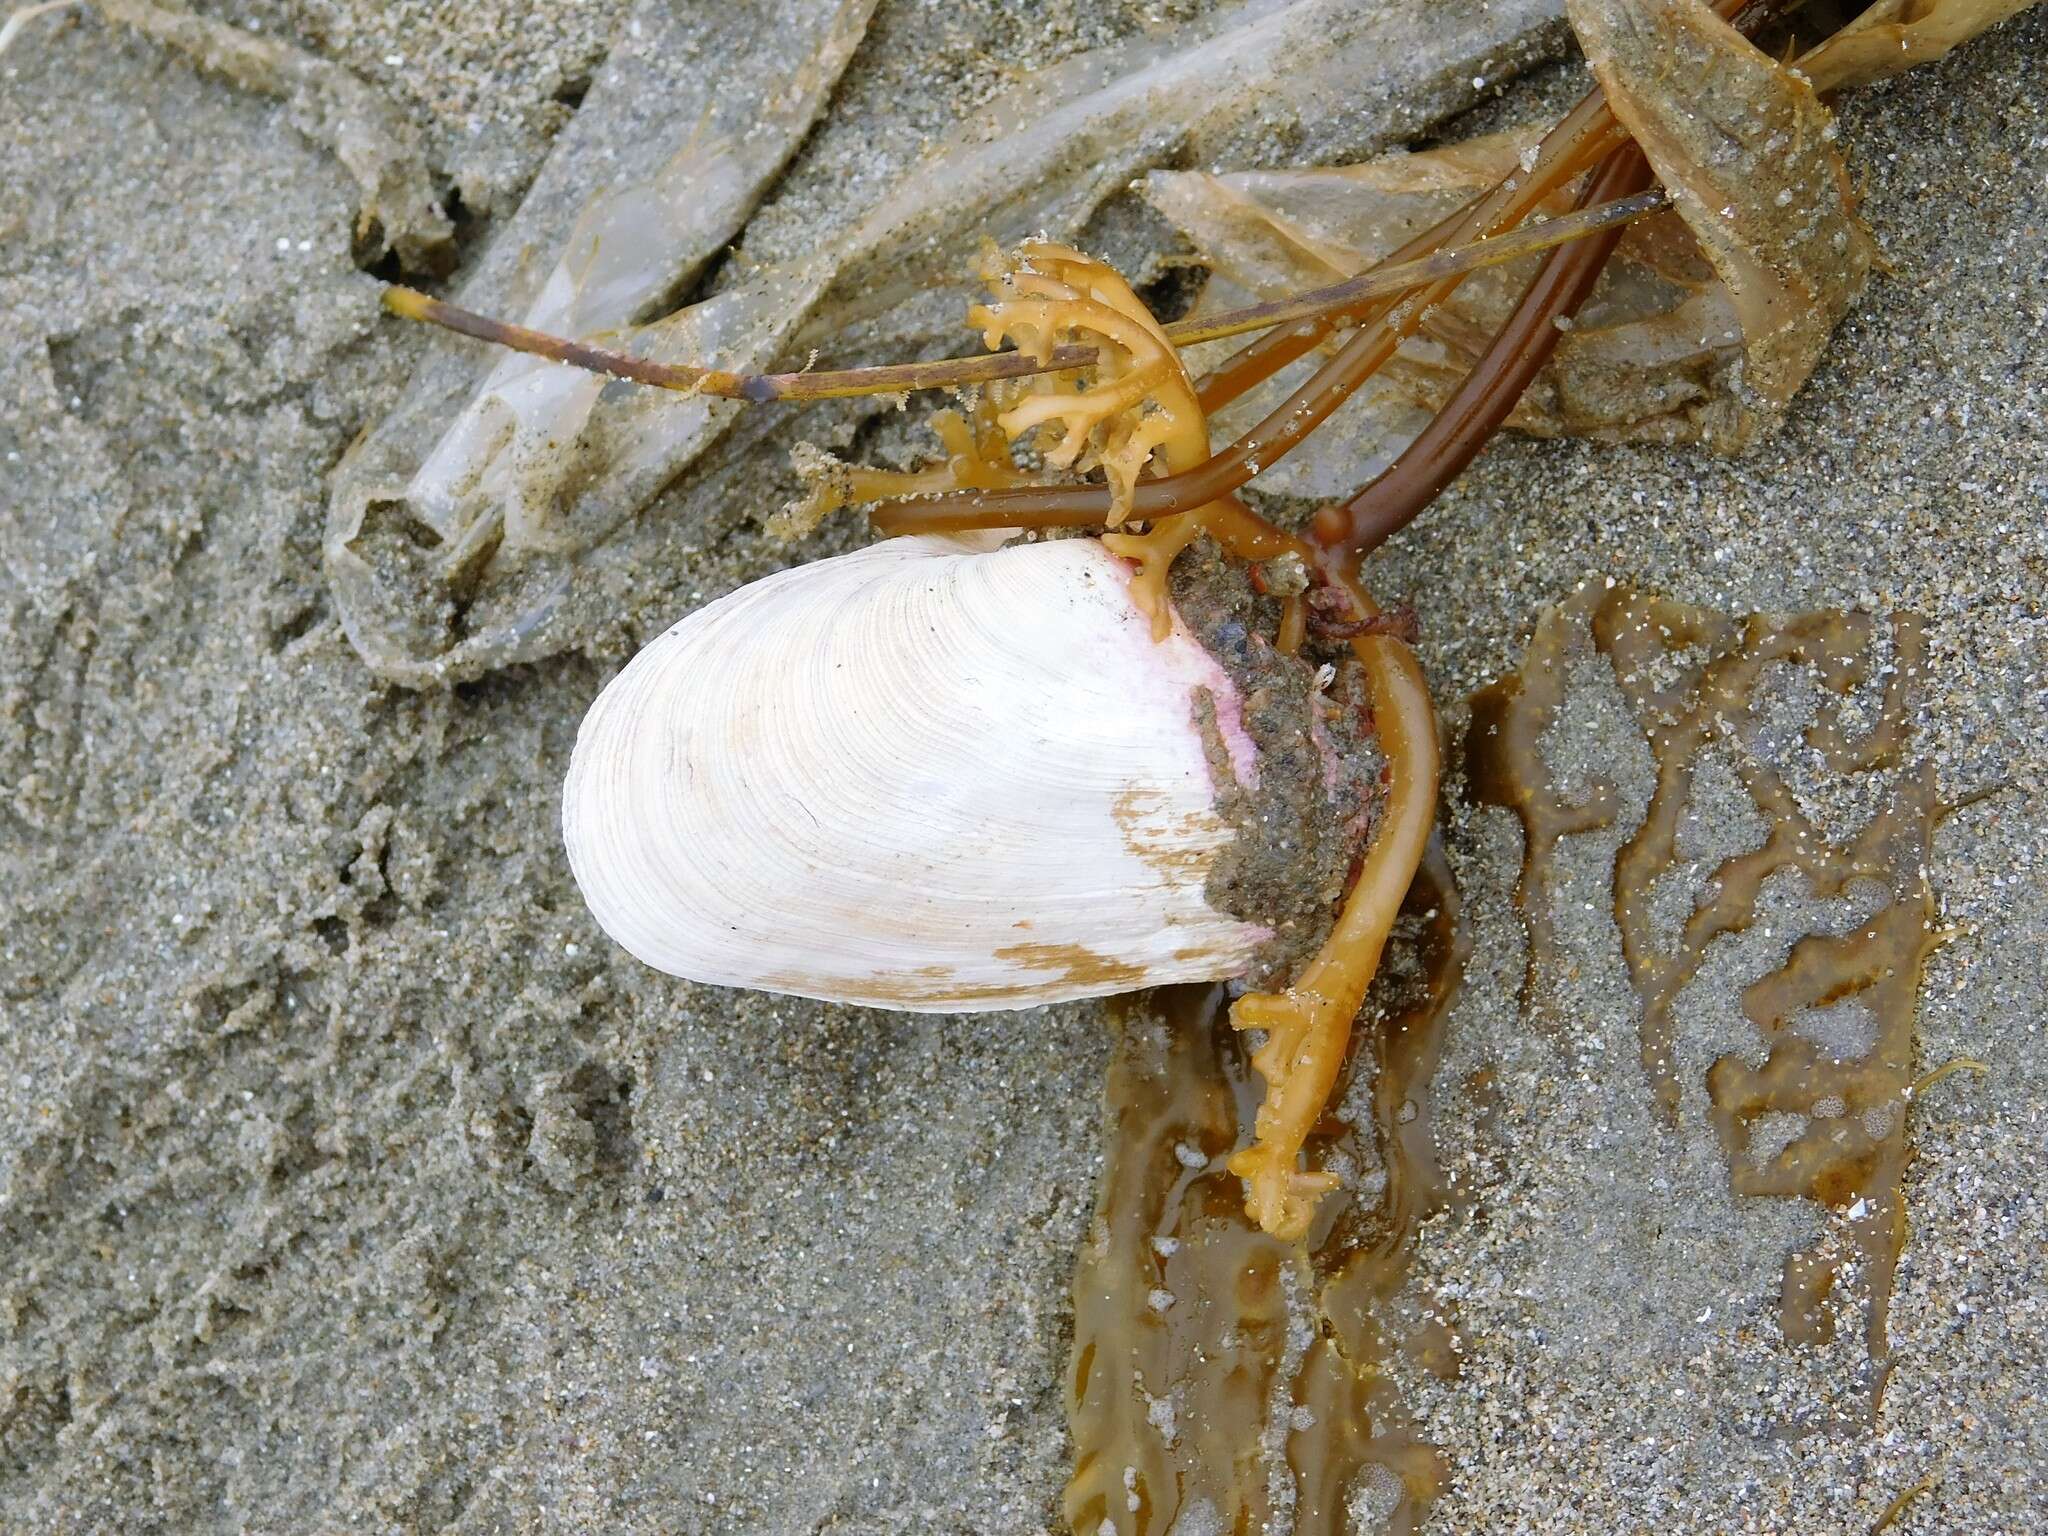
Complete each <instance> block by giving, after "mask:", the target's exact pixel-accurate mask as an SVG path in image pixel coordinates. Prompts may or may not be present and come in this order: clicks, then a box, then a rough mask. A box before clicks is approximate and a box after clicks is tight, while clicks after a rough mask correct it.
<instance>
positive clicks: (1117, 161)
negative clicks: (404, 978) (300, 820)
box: [327, 0, 1555, 685]
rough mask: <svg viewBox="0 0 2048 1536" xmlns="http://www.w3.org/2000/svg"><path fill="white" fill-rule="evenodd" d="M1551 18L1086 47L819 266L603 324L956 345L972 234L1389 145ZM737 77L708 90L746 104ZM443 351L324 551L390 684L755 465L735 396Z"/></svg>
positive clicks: (568, 589)
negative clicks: (653, 507) (1211, 165)
mask: <svg viewBox="0 0 2048 1536" xmlns="http://www.w3.org/2000/svg"><path fill="white" fill-rule="evenodd" d="M691 9H692V13H693V14H696V12H697V9H698V8H691ZM1554 17H1555V7H1554V4H1553V3H1552V0H1492V3H1491V4H1481V3H1478V0H1457V3H1455V4H1450V5H1444V4H1429V3H1425V0H1401V3H1399V4H1394V5H1388V6H1382V7H1374V8H1370V9H1368V8H1364V7H1359V6H1357V5H1355V4H1353V3H1351V0H1286V3H1275V0H1255V3H1252V4H1249V5H1246V6H1243V7H1241V8H1239V9H1237V10H1234V11H1231V12H1228V13H1226V14H1224V15H1222V16H1220V17H1217V18H1213V19H1211V20H1210V21H1209V22H1207V23H1205V24H1202V25H1201V26H1199V27H1197V28H1187V29H1183V30H1181V31H1178V32H1175V33H1173V34H1170V35H1168V36H1165V37H1156V38H1144V39H1140V40H1138V41H1136V42H1134V43H1131V44H1126V45H1120V46H1118V47H1115V48H1111V49H1105V50H1102V51H1100V52H1098V53H1095V54H1085V55H1081V56H1079V57H1077V58H1074V59H1070V60H1068V61H1066V62H1065V63H1063V64H1061V65H1058V66H1056V67H1054V68H1052V69H1049V70H1046V71H1042V72H1040V73H1038V74H1036V75H1032V76H1027V77H1025V78H1024V79H1023V80H1021V81H1020V82H1018V84H1017V85H1015V86H1014V87H1013V88H1012V89H1011V90H1010V91H1009V92H1007V93H1006V94H1005V96H1004V97H1003V98H1002V99H1001V100H999V101H998V102H997V103H996V104H995V105H994V106H992V107H989V108H983V109H979V110H977V111H976V112H975V113H974V114H973V115H972V116H971V117H969V118H967V119H966V120H964V121H963V123H962V124H961V126H960V127H959V128H958V129H957V130H956V131H955V132H954V133H953V134H952V135H951V136H950V137H949V138H948V139H947V140H946V141H944V142H943V143H942V144H941V146H940V147H939V148H938V149H937V150H936V151H935V152H934V153H933V154H932V155H931V156H930V157H929V158H928V159H927V160H926V161H925V162H924V163H923V164H921V165H918V166H916V167H914V168H913V169H911V170H910V171H909V172H908V173H907V174H905V175H904V176H903V177H902V178H901V179H900V180H899V182H898V183H897V185H896V187H895V189H894V190H893V191H892V192H891V193H889V194H888V195H887V196H886V197H885V198H884V199H883V200H882V202H881V204H880V205H879V206H878V207H875V208H873V209H872V210H866V211H863V210H858V209H853V208H848V209H846V210H844V211H843V214H842V216H841V217H840V218H839V220H838V222H837V223H834V221H833V219H832V217H831V216H830V214H829V213H828V215H827V216H826V217H824V218H822V219H820V220H819V227H820V237H819V239H818V242H817V250H818V254H817V255H816V256H814V257H812V258H810V259H809V260H807V261H803V262H799V263H796V264H793V265H790V266H786V267H782V268H776V269H770V270H767V271H764V272H762V273H759V274H757V275H755V276H754V277H751V278H749V279H747V280H746V281H744V282H741V283H738V284H735V285H734V286H733V287H731V288H728V289H726V290H725V291H723V292H721V293H720V294H719V295H717V297H715V298H714V299H712V300H711V301H709V302H708V303H705V304H700V305H697V306H695V307H694V308H691V309H688V310H684V311H682V312H680V313H678V314H676V315H673V316H671V317H669V318H668V319H666V320H662V321H658V322H655V323H653V324H649V325H644V326H640V327H629V328H625V329H623V330H619V331H616V332H615V333H614V334H613V335H611V336H610V337H609V338H608V340H609V341H610V342H612V343H613V344H616V345H621V346H625V347H627V348H629V349H632V350H639V351H644V352H646V353H648V354H649V355H651V356H657V357H663V358H668V359H672V360H675V361H693V362H716V363H717V364H718V365H720V366H723V367H728V368H733V369H739V370H759V369H764V368H767V367H770V366H774V365H782V366H794V365H800V364H801V363H802V361H803V359H804V357H805V356H806V355H807V353H808V351H809V349H810V348H811V347H813V346H817V345H820V344H822V343H824V342H825V341H828V340H832V341H833V343H834V350H835V351H843V352H844V353H845V355H848V356H859V357H870V358H880V357H912V356H918V355H929V352H930V350H931V349H932V348H934V347H935V346H943V347H945V348H946V349H947V350H954V349H957V347H958V344H959V341H960V338H961V335H962V332H961V330H960V317H961V314H962V312H963V299H964V296H965V294H966V292H967V286H968V284H969V283H970V282H971V274H972V271H973V266H974V257H975V255H976V252H977V250H978V248H979V246H980V244H981V242H982V241H983V240H985V239H995V240H997V241H998V242H1014V241H1016V240H1018V239H1022V238H1024V237H1026V236H1028V235H1033V234H1046V235H1050V236H1052V237H1053V238H1055V239H1072V238H1073V237H1074V236H1075V235H1076V234H1077V233H1078V232H1079V231H1080V230H1081V229H1082V228H1083V226H1084V225H1086V224H1087V222H1088V221H1089V219H1090V218H1091V217H1092V216H1093V215H1094V214H1095V213H1096V212H1097V210H1098V209H1100V208H1101V207H1102V206H1103V204H1105V203H1106V202H1108V201H1109V200H1110V199H1111V198H1112V197H1114V196H1115V195H1116V194H1117V193H1119V192H1121V191H1123V190H1124V189H1125V188H1126V187H1127V186H1128V185H1129V184H1130V182H1131V180H1132V179H1133V178H1134V177H1137V176H1141V175H1143V174H1144V172H1145V171H1146V170H1148V169H1150V168H1151V167H1153V166H1155V165H1157V164H1159V163H1161V162H1162V161H1164V160H1166V159H1169V158H1173V157H1178V156H1182V155H1188V156H1193V157H1196V158H1200V159H1209V160H1213V159H1237V160H1240V161H1248V160H1255V159H1258V158H1265V157H1270V156H1272V155H1275V154H1278V153H1287V154H1290V155H1292V154H1308V155H1311V156H1331V155H1341V154H1345V153H1350V154H1357V153H1359V152H1360V151H1361V150H1363V149H1367V148H1370V147H1374V146H1377V145H1380V144H1384V143H1386V142H1388V141H1390V140H1392V139H1394V138H1396V137H1398V136H1401V135H1405V134H1407V133H1411V132H1413V131H1414V129H1415V127H1416V126H1417V125H1418V124H1420V123H1426V122H1428V121H1432V120H1434V119H1436V118H1438V117H1441V116H1443V115H1445V114H1446V113H1448V112H1451V111H1455V110H1457V109H1459V108H1460V107H1463V106H1465V105H1467V104H1468V103H1469V102H1470V100H1471V99H1472V96H1473V94H1474V87H1473V86H1472V84H1471V81H1472V79H1473V78H1474V76H1475V72H1477V73H1482V74H1484V75H1485V76H1487V77H1489V78H1498V77H1499V76H1500V75H1501V74H1502V73H1504V72H1506V71H1508V70H1511V69H1512V68H1513V67H1515V66H1516V65H1517V64H1518V63H1519V62H1520V61H1522V60H1525V59H1527V58H1529V57H1532V56H1536V55H1537V54H1539V53H1540V52H1541V50H1543V49H1544V48H1546V47H1547V46H1548V45H1549V41H1548V40H1549V36H1550V31H1549V29H1550V28H1551V27H1552V26H1553V25H1554ZM764 30H767V29H764ZM787 30H788V29H785V31H787ZM730 68H731V61H730V60H727V61H725V68H724V69H722V70H721V75H720V79H719V81H718V88H719V91H720V92H721V93H722V94H729V93H733V92H735V91H739V92H740V93H741V94H745V91H744V89H743V87H742V85H741V83H739V82H736V81H735V79H734V78H733V76H732V75H731V74H730V72H729V71H730ZM595 100H596V93H595V92H593V94H592V101H593V102H594V101H595ZM591 106H592V103H591V102H586V103H585V106H584V108H583V111H582V112H581V113H579V121H580V120H581V118H583V117H585V116H588V115H589V114H590V112H591ZM905 110H906V111H908V110H909V107H908V106H907V105H906V108H905ZM1282 146H1284V149H1283V147H1282ZM566 148H567V146H565V147H564V150H566ZM564 150H558V151H557V154H558V156H559V155H560V154H562V153H564ZM592 158H593V159H600V160H601V157H598V156H593V157H592ZM586 163H589V162H586ZM554 168H555V167H554V161H553V160H552V159H551V161H550V164H549V168H548V174H550V175H551V174H552V173H553V172H554ZM545 179H546V177H545V176H544V180H545ZM524 218H525V210H524V209H522V210H521V219H522V220H523V219H524ZM567 225H568V221H567V220H566V219H560V220H558V221H557V223H556V225H555V227H556V228H557V229H560V230H564V231H566V229H567ZM560 241H561V236H560V235H557V236H555V237H554V238H553V239H550V240H548V241H546V242H541V241H534V242H531V243H532V244H533V245H534V246H535V247H536V248H538V249H555V248H556V247H557V246H559V244H560ZM494 254H495V252H494ZM537 291H538V285H537V284H536V285H534V286H533V287H530V288H528V289H527V290H526V291H525V292H523V293H521V294H518V295H516V296H515V297H516V300H517V301H516V302H500V301H499V300H498V299H497V298H495V297H494V296H492V295H489V294H482V295H478V294H473V293H472V291H471V289H470V288H469V287H465V288H464V290H463V292H462V294H461V295H460V301H461V302H462V303H464V304H465V305H466V306H468V307H471V308H475V309H480V310H485V311H487V312H490V313H494V314H499V315H505V316H507V317H511V318H517V317H523V316H524V315H526V314H528V313H529V312H530V311H529V309H528V308H527V306H528V305H529V304H530V303H532V301H533V298H534V296H535V293H536V292H537ZM616 323H617V322H613V324H614V325H616ZM547 328H549V329H555V330H562V329H565V327H563V326H560V325H551V326H549V327H547ZM835 338H836V340H835ZM451 347H452V348H457V349H461V351H460V353H459V355H462V356H466V357H468V358H470V359H472V363H471V371H470V372H468V373H466V374H462V375H460V377H459V387H457V388H453V389H445V388H444V389H442V390H441V392H440V394H439V396H438V400H437V399H436V395H435V388H434V385H433V384H432V382H431V380H429V381H426V382H423V383H422V384H421V386H420V387H418V388H416V390H415V391H414V392H413V394H412V395H409V397H408V402H407V404H406V406H404V407H402V408H401V413H400V415H399V418H398V419H395V420H394V422H393V423H387V424H386V426H385V427H383V428H380V429H379V431H378V433H377V434H374V435H373V437H372V439H371V441H370V442H369V443H368V444H366V445H365V447H364V449H363V450H361V451H359V452H358V453H357V454H356V455H355V456H353V457H352V459H351V461H350V462H349V463H348V464H347V465H345V466H344V469H343V471H342V474H341V479H340V483H339V484H338V487H337V492H336V497H335V503H334V511H333V516H332V520H331V524H330V530H329V538H328V545H327V556H328V569H329V573H330V578H331V581H332V583H333V586H334V590H335V593H336V596H337V600H338V602H339V604H340V607H341V609H342V613H343V618H344V621H345V623H346V626H347V629H348V633H349V635H350V638H351V640H352V641H353V642H354V643H355V645H356V647H357V649H358V650H359V651H360V652H361V653H362V654H363V656H364V658H365V659H366V660H367V661H368V662H369V663H370V664H371V666H372V667H373V668H375V669H376V670H377V671H378V672H379V673H380V674H382V675H384V676H386V677H390V678H392V679H394V680H397V681H401V682H408V683H413V684H416V685H417V684H427V683H433V682H439V681H452V680H458V679H460V678H463V677H473V676H476V675H478V674H479V673H481V672H484V671H488V670H490V669H492V668H494V667H499V666H503V665H507V664H509V663H512V662H515V661H522V660H531V659H534V658H536V657H538V656H542V655H547V654H550V653H551V652H553V651H556V650H559V649H562V648H563V647H565V646H568V645H572V644H575V643H576V641H577V638H578V636H579V635H580V634H582V633H585V632H587V631H588V630H590V629H592V628H595V627H599V626H601V625H602V624H603V623H604V622H605V621H604V619H603V618H602V617H601V616H600V615H598V614H597V613H595V612H587V611H584V609H585V607H586V606H587V605H586V604H582V603H581V600H580V597H579V594H587V593H589V592H591V591H594V590H595V588H596V587H597V586H599V585H601V584H602V583H601V580H596V579H594V578H593V577H592V570H593V567H594V566H603V565H609V564H613V563H614V557H615V556H616V557H618V558H620V559H623V555H622V554H621V551H620V548H619V546H620V544H621V541H622V540H624V539H625V530H626V529H627V528H628V527H629V526H631V525H633V524H634V520H635V519H636V518H637V515H638V514H639V512H640V511H641V510H643V509H644V508H645V507H646V505H647V504H648V502H650V501H651V500H652V499H653V497H654V496H655V495H656V493H657V492H661V491H663V490H664V489H665V488H666V489H667V490H668V494H669V495H670V496H671V497H672V498H673V499H675V500H676V501H678V502H680V503H681V504H682V507H683V508H684V509H685V510H686V511H687V512H689V513H695V512H697V511H699V510H700V508H699V503H700V502H703V503H704V505H703V507H702V508H701V510H702V511H705V512H714V511H715V512H718V513H723V511H724V510H725V503H726V501H729V500H730V498H731V494H732V493H731V491H730V487H731V486H732V485H733V484H736V483H737V484H741V485H744V484H745V483H746V480H747V476H746V475H744V474H740V473H738V472H737V470H736V469H735V466H734V465H733V464H731V463H728V462H726V461H727V459H728V458H730V457H731V455H730V454H728V453H726V452H724V451H714V450H717V449H718V445H719V444H720V443H721V440H722V439H723V438H724V437H725V435H726V434H727V433H728V431H729V430H730V429H731V427H732V424H733V422H734V420H735V413H736V412H738V411H739V410H740V409H741V408H740V407H737V406H733V405H731V404H729V403H727V402H722V401H713V400H705V399H697V398H688V397H678V396H676V395H673V394H667V393H664V392H661V391H652V390H635V389H632V388H630V387H627V386H618V385H614V386H610V387H607V386H606V385H605V384H604V383H603V381H595V382H594V383H593V382H590V381H586V380H584V379H583V378H582V377H581V376H577V375H574V373H573V371H572V370H567V369H562V368H559V367H557V366H556V365H547V364H533V365H530V366H532V367H533V369H534V370H535V371H533V372H530V373H522V375H521V377H523V378H525V379H526V380H527V381H528V382H527V383H526V384H525V386H524V387H525V388H526V389H529V390H532V391H533V392H534V394H533V398H532V400H531V401H522V402H520V403H521V404H523V405H526V406H528V407H529V409H528V410H527V412H526V413H525V414H524V415H522V414H521V413H520V412H519V411H517V410H515V409H514V404H513V402H510V401H507V400H504V399H502V398H494V399H491V400H487V401H484V402H482V408H479V409H473V410H465V409H464V407H465V405H467V404H468V403H469V402H470V396H471V393H472V387H471V381H472V380H473V378H474V377H475V368H476V364H475V362H474V359H475V358H476V357H477V355H478V351H479V349H478V348H477V345H476V344H475V343H470V342H463V341H455V340H451V341H446V342H442V343H440V344H438V346H437V349H436V356H437V357H440V356H446V355H449V353H448V349H449V348H451ZM497 365H498V363H497V360H496V359H492V360H491V361H490V362H488V363H486V364H485V365H484V366H485V367H486V368H491V367H496V366H497ZM507 366H510V365H507ZM519 366H520V367H521V368H522V369H524V368H526V367H528V366H529V364H528V363H526V362H525V361H524V360H522V362H521V363H520V365H519ZM435 377H441V376H440V375H435ZM870 408H872V407H870ZM854 409H856V410H857V409H858V408H854ZM841 419H842V420H844V419H845V418H844V417H842V418H841ZM544 423H545V424H546V429H543V424H544ZM776 431H777V429H776V428H775V427H773V426H767V427H762V428H754V427H749V428H748V429H747V431H746V432H745V433H744V434H743V435H744V436H745V438H746V440H747V444H748V447H747V450H746V451H747V452H748V453H750V454H752V455H754V456H755V457H754V459H753V460H752V462H753V463H754V464H756V465H760V464H762V463H764V462H767V463H769V464H770V465H772V464H773V463H774V462H775V460H774V459H772V458H771V454H772V449H771V448H770V447H769V444H770V442H772V440H773V438H774V435H775V433H776ZM437 440H438V446H437ZM734 451H735V452H736V451H737V450H734ZM438 456H444V457H438ZM776 457H778V458H779V456H776ZM465 470H468V471H473V473H465ZM686 472H687V474H686ZM769 473H772V468H771V469H770V470H769ZM678 477H684V478H683V479H682V480H680V482H679V481H678ZM753 478H754V480H755V482H756V483H757V484H758V483H762V482H764V481H765V480H766V478H767V475H766V474H763V473H761V472H760V471H759V470H757V472H756V474H755V475H754V477H753ZM714 490H716V491H718V493H719V494H720V496H721V497H723V500H720V501H719V502H718V503H717V505H716V507H714V506H713V505H712V504H711V502H710V500H709V497H710V495H711V493H712V492H713V491H714ZM700 491H702V492H703V495H700V494H699V492H700ZM761 499H762V500H763V501H764V502H767V501H769V500H770V498H769V497H766V496H763V497H762V498H761ZM753 510H754V511H755V512H756V513H760V514H765V513H767V512H770V511H772V510H774V507H773V505H760V506H757V507H755V508H754V509H753ZM652 536H654V535H652V534H650V537H652Z"/></svg>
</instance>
